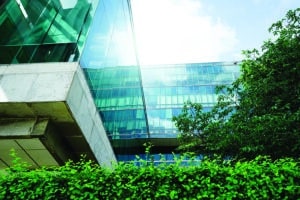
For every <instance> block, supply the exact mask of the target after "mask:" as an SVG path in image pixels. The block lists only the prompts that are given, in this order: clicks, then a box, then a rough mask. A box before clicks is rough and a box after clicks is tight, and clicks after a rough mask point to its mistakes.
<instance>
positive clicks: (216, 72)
mask: <svg viewBox="0 0 300 200" xmlns="http://www.w3.org/2000/svg"><path fill="white" fill-rule="evenodd" d="M133 29H134V27H133V23H132V15H131V6H130V0H102V1H100V0H39V1H36V0H7V1H1V2H0V52H1V53H0V64H17V63H45V62H79V63H80V66H81V67H82V69H83V71H84V72H85V75H86V79H87V81H88V83H89V86H90V90H91V93H92V95H93V97H94V101H95V105H96V107H97V109H98V112H99V115H100V116H101V119H102V121H103V124H104V127H105V130H106V132H107V135H108V136H109V138H110V140H111V144H112V146H113V147H114V150H115V154H116V156H117V157H118V159H119V160H130V159H132V158H134V155H135V154H142V153H143V152H144V147H143V144H144V143H145V142H147V141H150V142H152V143H153V144H154V145H155V147H154V153H166V154H168V153H171V151H173V150H174V149H175V148H176V146H177V145H178V142H177V140H176V137H177V134H178V132H177V130H176V127H175V126H174V124H173V122H172V120H171V119H172V116H174V115H177V114H178V113H180V111H181V108H182V106H183V103H184V102H186V101H188V100H190V101H192V102H199V103H203V105H204V107H205V109H209V108H210V107H211V106H212V105H213V104H214V103H215V102H216V99H217V97H216V95H215V93H214V89H215V86H216V85H220V84H229V83H231V82H232V81H233V80H235V79H236V78H237V76H238V75H239V67H238V65H236V64H234V63H222V62H216V63H194V64H173V65H155V66H139V64H138V58H137V54H136V49H135V42H134V34H133V33H134V32H133Z"/></svg>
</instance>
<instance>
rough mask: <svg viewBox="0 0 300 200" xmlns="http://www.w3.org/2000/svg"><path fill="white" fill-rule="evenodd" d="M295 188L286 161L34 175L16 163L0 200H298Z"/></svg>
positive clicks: (294, 169)
mask: <svg viewBox="0 0 300 200" xmlns="http://www.w3.org/2000/svg"><path fill="white" fill-rule="evenodd" d="M195 163H196V164H195ZM299 185H300V170H299V162H298V161H297V160H294V159H289V158H285V159H280V160H277V161H271V160H270V159H269V158H268V157H257V158H256V159H254V160H252V161H245V162H236V163H230V162H220V161H218V160H208V159H204V160H202V161H201V162H194V163H191V164H190V165H188V166H182V165H181V163H180V161H177V162H175V163H174V164H169V165H167V164H160V165H157V166H156V165H154V164H153V163H151V162H150V163H148V162H146V161H142V163H141V164H140V165H139V166H137V165H136V164H133V163H127V164H126V163H119V164H116V165H115V166H114V168H113V169H109V168H106V167H101V166H99V165H97V164H94V163H92V162H91V161H84V160H83V159H82V160H81V161H80V162H78V163H74V162H68V163H66V165H64V166H61V167H56V168H41V169H34V170H28V168H26V166H25V167H24V166H23V165H22V164H18V163H17V165H15V166H14V167H12V168H11V169H8V170H7V172H6V173H5V174H2V175H1V177H0V199H26V200H27V199H76V200H77V199H118V200H121V199H300V186H299Z"/></svg>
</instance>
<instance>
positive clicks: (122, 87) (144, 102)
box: [85, 62, 239, 139]
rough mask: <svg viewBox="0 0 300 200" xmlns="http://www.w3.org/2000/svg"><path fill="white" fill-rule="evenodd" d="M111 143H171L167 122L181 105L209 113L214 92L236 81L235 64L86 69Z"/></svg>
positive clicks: (170, 124) (173, 133)
mask: <svg viewBox="0 0 300 200" xmlns="http://www.w3.org/2000/svg"><path fill="white" fill-rule="evenodd" d="M85 72H86V75H87V77H88V81H89V84H90V87H91V91H92V94H93V95H94V99H95V103H96V106H97V108H98V109H99V112H100V115H101V116H102V119H103V121H104V124H105V127H106V129H107V134H108V136H109V137H110V138H111V139H134V138H176V136H177V130H176V128H175V126H174V123H173V122H172V117H173V116H174V115H178V114H179V113H180V112H181V109H182V107H183V104H184V102H186V101H192V102H198V103H202V104H203V105H204V109H206V110H209V109H210V108H211V107H212V106H213V105H214V104H215V103H216V101H217V96H216V94H215V87H216V86H217V85H222V84H225V85H226V84H230V83H232V82H233V81H234V80H235V79H236V78H237V77H238V75H239V67H238V66H237V65H236V64H234V63H221V62H219V63H195V64H175V65H156V66H141V67H137V66H128V67H109V68H100V69H92V68H86V69H85Z"/></svg>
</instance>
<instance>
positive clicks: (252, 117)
mask: <svg viewBox="0 0 300 200" xmlns="http://www.w3.org/2000/svg"><path fill="white" fill-rule="evenodd" d="M269 31H270V32H271V33H273V35H274V39H273V40H269V41H266V42H265V43H264V44H263V46H262V49H261V52H259V51H258V50H256V49H254V50H249V51H244V55H245V60H243V61H242V63H241V76H240V78H239V79H237V80H236V81H235V82H234V83H233V84H232V85H230V86H223V87H219V88H218V90H217V93H218V94H219V99H218V103H217V104H216V105H215V106H214V107H213V109H212V111H210V112H206V113H205V112H203V110H202V107H201V105H199V104H196V103H191V102H187V103H186V104H185V106H184V108H183V111H182V113H181V114H180V115H179V116H176V117H174V118H173V120H174V121H175V124H176V126H177V127H178V129H179V131H180V132H181V136H180V141H181V146H180V150H182V151H184V152H189V151H191V152H195V153H202V154H207V155H210V154H219V155H222V156H231V157H235V158H238V159H241V158H246V159H252V158H254V157H256V156H257V155H269V156H271V157H272V158H273V159H276V158H281V157H286V156H287V157H299V153H300V8H297V9H295V10H291V11H289V12H288V13H287V14H286V17H285V18H284V19H282V20H280V21H278V22H276V23H274V24H273V25H272V26H271V28H270V29H269Z"/></svg>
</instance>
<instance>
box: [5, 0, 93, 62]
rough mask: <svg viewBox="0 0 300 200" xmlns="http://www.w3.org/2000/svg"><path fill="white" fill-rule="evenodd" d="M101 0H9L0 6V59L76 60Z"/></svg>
mask: <svg viewBox="0 0 300 200" xmlns="http://www.w3.org/2000/svg"><path fill="white" fill-rule="evenodd" d="M97 3H98V0H94V1H91V0H80V1H77V0H39V1H36V0H10V1H2V3H1V7H0V35H1V37H0V52H1V54H0V63H1V64H10V63H34V62H68V61H69V62H70V61H77V60H78V59H79V56H80V53H81V52H82V49H83V46H84V42H85V40H86V36H87V32H88V28H89V27H90V23H91V20H92V16H93V15H94V12H95V8H96V6H97Z"/></svg>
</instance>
